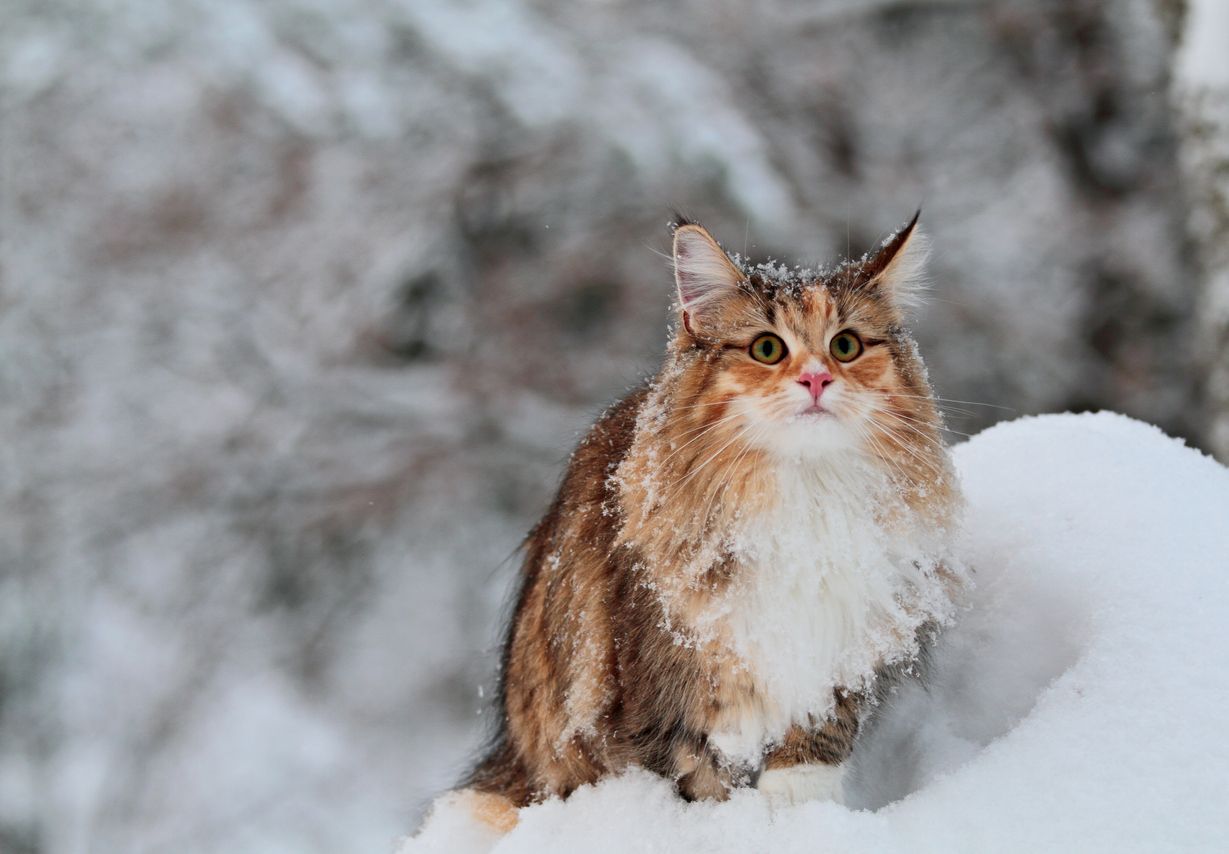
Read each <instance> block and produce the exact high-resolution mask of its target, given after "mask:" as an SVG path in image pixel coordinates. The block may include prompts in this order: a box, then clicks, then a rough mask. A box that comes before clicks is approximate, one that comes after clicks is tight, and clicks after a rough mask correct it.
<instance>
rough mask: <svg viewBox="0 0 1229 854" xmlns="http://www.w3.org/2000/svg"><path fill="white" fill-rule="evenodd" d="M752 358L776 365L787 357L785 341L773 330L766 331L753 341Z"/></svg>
mask: <svg viewBox="0 0 1229 854" xmlns="http://www.w3.org/2000/svg"><path fill="white" fill-rule="evenodd" d="M751 358H752V359H755V361H757V362H763V363H764V364H765V365H775V364H776V363H777V362H779V361H781V360H782V359H784V358H785V342H784V341H782V340H781V339H780V338H778V337H777V336H776V335H773V334H772V333H771V332H765V333H764V334H763V335H761V336H760V337H759V338H756V339H755V340H754V341H752V342H751Z"/></svg>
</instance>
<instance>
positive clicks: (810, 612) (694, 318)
mask: <svg viewBox="0 0 1229 854" xmlns="http://www.w3.org/2000/svg"><path fill="white" fill-rule="evenodd" d="M917 221H918V217H917V216H916V215H915V216H914V218H913V220H912V221H911V222H910V223H909V224H908V225H907V226H905V227H904V228H902V229H900V230H899V231H897V232H895V233H894V234H893V235H892V236H891V237H890V238H888V239H887V240H886V241H884V243H883V244H881V245H880V246H879V247H878V248H877V250H876V251H874V252H873V253H868V254H867V255H866V256H864V257H863V258H861V259H859V260H856V261H846V262H844V263H843V264H841V265H840V266H837V267H836V268H834V269H832V270H829V271H820V272H812V271H807V270H801V269H798V268H793V269H787V268H785V267H782V266H779V265H777V264H774V263H772V262H768V263H762V264H758V265H753V264H751V263H749V262H747V261H744V260H743V259H741V258H739V257H738V256H730V255H729V254H727V253H726V252H725V251H724V250H723V249H722V248H721V246H720V245H719V244H718V243H717V241H716V240H715V239H714V238H713V237H712V235H710V234H709V232H708V231H706V230H705V229H704V228H703V227H701V226H700V225H698V224H696V223H693V222H689V221H687V220H685V219H682V218H680V220H679V222H678V223H677V224H676V225H675V226H674V232H673V263H674V272H675V283H676V287H677V300H678V303H677V312H678V315H677V317H678V321H677V324H676V325H675V326H674V327H673V329H672V339H671V341H670V342H669V345H668V349H667V353H666V357H665V361H664V364H663V366H662V368H661V370H660V372H659V373H658V374H657V376H656V377H654V378H653V379H652V380H651V381H649V382H648V383H646V384H645V385H643V386H642V387H640V388H638V389H637V390H635V391H633V392H632V393H631V394H629V395H628V396H627V397H626V398H624V399H623V400H622V401H620V402H619V403H617V404H615V405H614V406H613V407H611V408H610V409H609V410H608V411H606V412H605V414H603V415H602V416H601V417H600V418H599V419H598V421H597V422H596V423H595V424H594V425H593V427H592V428H591V430H590V431H589V432H588V434H587V435H586V436H585V438H584V439H583V440H582V441H581V442H580V444H579V446H578V447H577V448H576V450H575V451H574V453H573V454H572V456H571V459H570V462H569V464H568V467H567V472H566V474H565V475H564V478H563V481H562V484H561V486H560V488H559V491H558V494H557V496H556V497H555V499H554V502H553V503H552V504H551V506H550V509H549V510H548V511H547V513H546V516H545V517H544V518H543V519H542V520H541V522H539V523H538V525H537V526H536V527H535V528H534V529H533V530H532V531H531V533H530V534H529V536H528V538H527V540H526V543H525V558H524V564H523V567H522V573H521V585H520V590H519V595H518V596H517V598H516V607H515V611H514V613H513V615H512V618H511V622H510V624H509V626H508V630H507V635H506V641H505V644H504V647H503V658H502V667H501V671H500V689H499V692H498V705H499V709H498V712H499V714H498V722H499V730H498V733H497V734H496V736H495V738H494V740H493V743H492V745H491V747H490V749H489V752H488V753H487V755H486V757H485V758H484V759H483V760H482V761H481V762H480V763H479V764H478V765H477V767H476V768H475V769H474V770H473V771H472V773H470V774H469V776H468V777H467V779H466V780H465V781H464V782H463V786H464V787H465V788H464V791H465V792H466V793H468V795H469V796H471V797H472V798H473V802H474V808H475V809H476V810H477V811H478V813H479V814H480V816H482V817H483V818H484V819H485V820H486V821H487V822H488V823H490V824H492V825H494V826H495V827H497V828H500V829H505V830H506V829H507V828H509V827H510V826H512V825H514V824H515V821H516V818H515V816H516V813H515V808H516V807H521V806H524V805H527V804H530V803H533V802H536V801H539V800H542V799H544V798H547V797H550V796H561V797H566V796H567V795H568V794H569V793H571V792H572V791H573V790H575V789H576V788H577V787H578V786H581V785H584V784H586V783H593V782H595V781H597V780H599V779H601V778H603V777H605V776H607V775H610V774H614V773H617V772H619V771H621V770H623V769H627V768H629V767H633V766H639V767H641V768H645V769H648V770H650V771H653V772H656V773H657V774H660V775H662V776H663V777H666V778H668V779H669V780H672V781H674V784H675V786H676V788H677V791H678V793H679V794H680V795H681V796H682V797H683V798H686V799H688V800H693V799H701V798H712V799H717V800H722V799H725V798H727V797H728V796H729V793H730V792H731V790H732V789H734V788H736V787H741V786H756V787H758V788H759V789H760V790H761V791H762V792H764V793H765V795H766V796H767V797H769V798H770V799H771V801H772V802H774V803H785V804H790V803H797V802H800V801H804V800H811V799H830V800H835V801H838V802H839V801H841V800H842V798H843V785H842V777H843V772H844V769H845V765H846V760H847V759H848V758H849V756H850V753H851V751H852V749H853V745H854V740H855V738H856V736H857V734H858V731H859V726H860V723H861V721H862V718H863V715H864V713H865V710H866V709H867V707H868V705H869V704H870V703H871V702H873V695H874V690H875V687H876V674H877V673H880V672H882V671H884V670H885V669H887V668H891V667H893V666H897V667H899V666H902V665H907V664H908V663H909V662H910V661H912V660H913V659H914V658H915V657H916V656H917V655H918V653H919V648H920V645H921V644H923V643H924V641H925V637H926V635H927V634H928V632H930V631H931V630H932V629H933V628H934V627H936V626H938V625H940V624H943V623H946V622H948V621H950V619H951V618H952V616H953V613H954V611H955V608H956V604H957V602H958V599H959V596H960V593H961V590H962V589H963V587H964V585H965V583H966V573H965V572H964V571H963V570H962V569H961V567H960V566H959V564H958V563H957V562H956V561H955V560H954V559H953V558H952V557H951V543H952V538H953V535H954V533H955V532H956V530H957V526H958V523H959V510H960V503H961V499H960V493H959V488H958V484H957V481H956V478H955V476H954V473H953V470H952V468H951V465H950V461H949V459H948V456H947V452H946V450H945V448H944V445H943V442H942V440H941V433H940V428H941V422H940V414H939V411H938V409H937V407H936V404H935V402H934V399H933V395H932V393H931V390H930V386H929V384H928V380H927V377H926V372H925V369H924V367H923V365H922V362H921V359H920V357H919V356H918V353H917V348H916V346H915V344H914V341H913V339H912V338H911V337H910V336H909V334H908V332H907V331H906V329H905V326H904V323H905V321H906V318H907V313H908V311H909V310H910V308H911V307H912V306H913V305H914V304H915V303H916V302H917V298H918V294H919V290H920V288H921V278H922V275H923V268H924V262H925V258H926V254H927V242H926V239H925V238H924V236H923V235H922V234H921V233H920V231H919V230H918V228H917Z"/></svg>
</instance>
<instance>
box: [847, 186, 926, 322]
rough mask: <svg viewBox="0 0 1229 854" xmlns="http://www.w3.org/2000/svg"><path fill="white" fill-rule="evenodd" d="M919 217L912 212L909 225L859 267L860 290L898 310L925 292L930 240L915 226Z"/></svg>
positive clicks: (913, 303)
mask: <svg viewBox="0 0 1229 854" xmlns="http://www.w3.org/2000/svg"><path fill="white" fill-rule="evenodd" d="M921 215H922V212H921V211H920V210H919V211H918V212H917V213H915V214H914V215H913V219H911V220H910V221H909V224H908V225H906V226H905V227H904V228H902V229H901V230H900V231H898V232H896V233H895V234H893V235H892V236H891V237H889V238H888V239H887V240H886V241H884V243H883V245H882V246H881V247H880V248H879V251H878V252H876V253H875V255H874V256H872V257H871V259H870V260H869V261H866V262H865V263H864V264H863V266H862V269H863V271H864V274H865V278H864V279H863V281H864V282H865V284H864V285H863V286H862V288H863V289H864V290H868V291H870V290H879V291H881V292H882V293H884V294H885V295H886V296H887V297H888V299H889V300H891V301H892V303H893V304H894V305H896V307H897V308H899V309H901V310H902V311H907V310H909V309H911V308H915V307H916V306H917V305H919V304H920V303H921V301H922V294H923V293H924V292H925V290H926V259H927V257H929V255H930V239H929V238H928V237H927V236H926V235H925V234H923V233H922V232H921V230H920V229H919V228H918V227H917V221H918V217H920V216H921Z"/></svg>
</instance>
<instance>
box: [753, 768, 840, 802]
mask: <svg viewBox="0 0 1229 854" xmlns="http://www.w3.org/2000/svg"><path fill="white" fill-rule="evenodd" d="M844 774H845V771H844V769H843V768H841V766H839V765H818V764H816V765H791V766H789V767H788V768H769V769H768V770H767V771H765V772H764V773H762V774H760V779H759V782H758V783H757V784H756V788H758V789H759V790H760V791H761V792H763V793H764V796H765V797H767V798H768V801H769V803H771V804H772V805H773V806H793V805H794V804H801V803H805V802H806V801H835V802H836V803H838V804H843V803H845V789H844V787H843V785H842V783H841V778H842V777H843V776H844Z"/></svg>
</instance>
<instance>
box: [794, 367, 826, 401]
mask: <svg viewBox="0 0 1229 854" xmlns="http://www.w3.org/2000/svg"><path fill="white" fill-rule="evenodd" d="M831 383H832V374H830V373H828V372H827V371H809V372H807V373H804V374H800V375H799V376H798V385H804V386H806V387H807V390H808V391H810V392H811V399H812V400H815V401H818V400H819V396H820V395H821V394H823V393H824V389H826V388H827V387H828V386H829V385H830V384H831Z"/></svg>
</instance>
